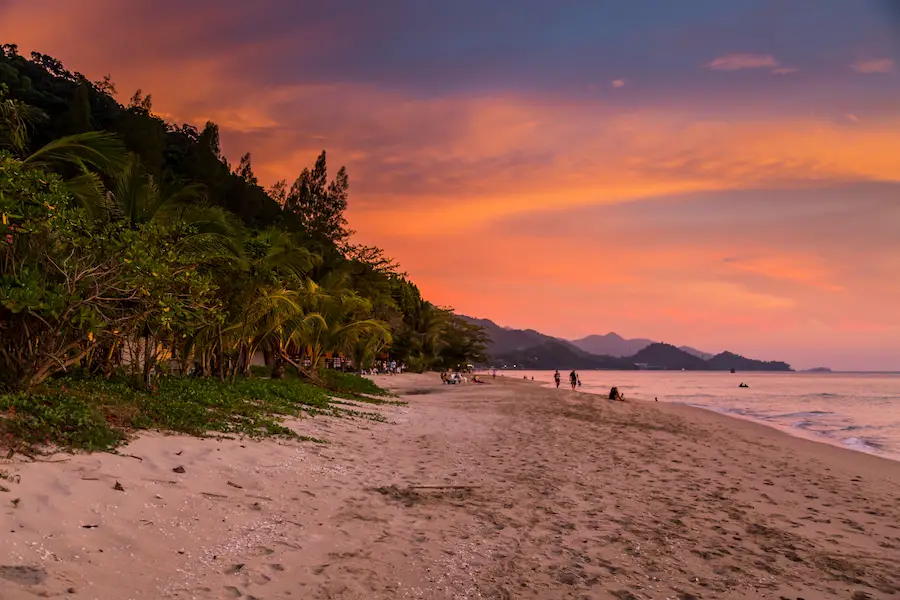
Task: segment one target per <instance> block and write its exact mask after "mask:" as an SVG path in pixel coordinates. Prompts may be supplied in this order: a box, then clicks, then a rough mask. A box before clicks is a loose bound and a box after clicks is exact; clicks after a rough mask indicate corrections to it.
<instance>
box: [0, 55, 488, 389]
mask: <svg viewBox="0 0 900 600" xmlns="http://www.w3.org/2000/svg"><path fill="white" fill-rule="evenodd" d="M115 93H116V89H115V86H114V84H113V83H112V80H111V78H110V77H108V76H107V77H106V78H104V79H103V80H102V81H98V82H91V81H89V80H88V79H87V78H85V77H84V76H83V75H81V74H79V73H77V72H75V73H73V72H70V71H68V70H67V69H66V68H65V67H64V66H63V64H62V63H61V62H60V61H58V60H56V59H54V58H52V57H49V56H47V55H44V54H39V53H33V54H32V55H31V56H30V57H24V56H21V55H20V54H19V53H18V49H17V48H16V47H15V46H13V45H4V46H0V265H2V273H0V388H5V389H8V390H15V389H28V388H32V387H34V386H36V385H40V384H41V382H42V381H45V380H46V379H47V378H50V377H54V376H55V375H57V374H59V373H63V372H66V371H68V370H71V369H73V368H82V369H86V370H88V371H90V372H91V373H93V374H94V375H97V376H109V375H111V374H112V373H116V372H122V371H127V372H129V373H130V374H131V376H132V377H133V378H134V380H135V381H136V382H139V383H140V385H142V386H145V387H147V388H152V387H153V385H154V378H155V377H156V374H157V373H159V372H160V371H170V372H173V373H177V374H181V375H186V374H188V373H190V374H193V375H198V376H209V377H218V378H220V379H223V380H229V379H230V380H234V379H235V378H236V377H244V376H249V375H250V373H251V370H250V366H251V363H252V360H253V359H254V357H256V356H259V355H260V354H261V355H263V356H264V357H265V359H266V363H267V364H268V365H269V366H270V367H271V368H272V373H273V375H275V376H278V374H279V372H280V371H282V370H283V368H284V366H285V365H288V366H291V367H294V368H297V369H299V370H300V371H303V372H305V373H306V374H307V375H308V376H310V377H315V376H316V375H315V374H316V372H317V369H319V368H320V367H321V366H323V364H324V362H325V361H326V360H327V359H328V357H334V356H342V357H343V358H344V359H345V360H349V361H352V363H353V365H354V368H356V369H361V368H367V367H369V366H371V364H372V363H373V362H374V361H376V360H378V359H384V358H388V357H390V359H393V360H397V361H398V362H402V363H406V364H408V365H409V366H410V367H411V368H413V369H416V370H426V369H435V368H447V367H456V366H458V365H463V364H466V363H468V362H473V361H476V360H478V359H480V358H482V357H483V354H484V348H485V343H484V342H485V339H484V335H483V333H482V332H481V331H480V330H479V329H478V328H475V327H473V326H471V325H469V324H467V323H465V322H464V321H462V320H461V319H459V318H458V317H456V316H455V315H454V314H453V313H452V311H450V310H449V309H444V308H440V307H437V306H435V305H433V304H431V303H430V302H428V301H426V300H425V299H423V298H422V296H421V294H420V292H419V290H418V288H417V287H416V286H415V284H414V283H412V282H411V281H410V280H409V279H408V278H407V275H406V274H405V273H403V272H402V271H401V270H400V266H399V265H398V264H397V263H396V262H395V261H394V260H393V259H391V258H389V256H388V255H387V253H386V252H385V251H384V250H383V249H381V248H378V247H372V246H363V245H358V244H354V243H353V242H352V236H353V231H352V230H350V229H349V225H348V223H347V220H346V218H345V212H346V210H347V206H348V202H349V187H350V186H349V176H348V173H347V170H346V169H345V168H344V167H340V168H339V169H338V170H337V171H336V172H335V173H334V176H333V178H332V179H330V180H329V172H328V166H327V163H326V152H325V151H324V150H323V151H322V153H321V154H320V155H319V156H318V157H317V158H316V160H315V163H314V165H313V166H312V168H306V169H303V170H302V171H301V173H300V174H299V176H298V177H297V178H296V180H295V181H294V182H293V183H292V184H291V185H290V186H288V184H287V181H286V180H285V181H281V182H279V183H276V184H275V185H274V186H272V187H271V188H270V189H268V190H266V189H264V188H263V187H262V186H261V185H260V183H259V181H258V179H257V177H256V175H255V174H254V171H253V166H252V160H251V153H250V152H246V153H245V154H244V155H243V156H242V157H240V159H239V161H238V164H237V166H236V167H232V166H231V165H230V164H229V162H228V160H227V159H226V157H225V156H224V155H223V154H222V151H221V148H220V141H219V128H218V126H217V125H216V124H214V123H211V122H207V123H205V124H204V126H203V128H202V129H197V128H196V127H194V126H192V125H187V124H181V125H177V124H174V123H168V122H166V121H165V120H164V119H162V118H160V117H159V116H157V115H155V114H154V113H153V104H152V99H151V95H150V94H145V93H144V92H143V91H141V90H137V91H136V92H135V93H134V94H133V95H132V96H131V98H130V100H129V102H128V103H127V105H122V104H120V103H119V102H118V101H117V100H116V99H115V97H114V94H115Z"/></svg>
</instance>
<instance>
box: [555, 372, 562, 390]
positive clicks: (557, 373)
mask: <svg viewBox="0 0 900 600" xmlns="http://www.w3.org/2000/svg"><path fill="white" fill-rule="evenodd" d="M561 379H562V377H560V375H559V371H558V370H557V371H556V372H555V373H553V381H555V382H556V387H557V388H559V382H560V380H561Z"/></svg>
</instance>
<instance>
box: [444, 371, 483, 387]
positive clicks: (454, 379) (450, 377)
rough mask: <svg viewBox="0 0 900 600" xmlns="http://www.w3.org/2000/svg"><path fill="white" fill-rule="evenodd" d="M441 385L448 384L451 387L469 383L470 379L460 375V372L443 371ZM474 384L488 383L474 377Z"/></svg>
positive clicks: (476, 376)
mask: <svg viewBox="0 0 900 600" xmlns="http://www.w3.org/2000/svg"><path fill="white" fill-rule="evenodd" d="M441 383H448V384H450V385H454V384H459V383H469V378H468V377H466V376H464V375H462V374H460V373H459V372H456V373H453V372H448V371H441ZM472 383H487V381H485V380H484V379H479V378H478V375H473V376H472Z"/></svg>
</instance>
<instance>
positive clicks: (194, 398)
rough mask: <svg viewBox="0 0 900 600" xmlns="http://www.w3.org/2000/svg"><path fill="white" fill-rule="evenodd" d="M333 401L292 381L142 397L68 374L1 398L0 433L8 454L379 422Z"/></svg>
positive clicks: (169, 387)
mask: <svg viewBox="0 0 900 600" xmlns="http://www.w3.org/2000/svg"><path fill="white" fill-rule="evenodd" d="M351 377H356V376H347V375H344V376H342V377H341V378H340V381H341V382H342V389H346V390H351V389H359V390H363V389H365V390H366V393H377V394H378V395H380V396H383V395H385V394H386V392H384V391H383V390H381V389H380V388H378V387H377V386H375V385H374V384H373V383H372V382H371V381H368V380H364V379H363V378H361V377H356V379H359V380H360V381H364V382H365V384H361V383H360V382H356V381H353V380H352V379H351ZM366 384H368V385H366ZM373 387H374V390H373V389H372V388H373ZM334 395H335V393H334V392H333V391H331V390H328V389H325V388H323V387H318V386H315V385H312V384H310V383H305V382H302V381H299V380H298V379H296V378H289V379H282V380H274V379H254V378H249V379H245V378H239V379H237V380H236V381H234V382H230V381H228V382H223V381H220V380H218V379H213V378H207V379H199V378H198V379H194V378H176V377H162V378H160V379H159V381H158V385H157V386H156V389H154V390H153V391H152V392H147V391H143V390H138V389H135V387H133V386H132V385H131V384H130V383H129V382H128V381H127V380H125V379H115V378H114V379H109V380H107V379H100V378H95V377H80V376H70V377H65V378H60V379H55V380H52V381H50V382H48V383H47V384H46V385H43V386H41V387H40V388H39V389H36V390H33V391H31V392H19V393H14V394H6V395H0V433H2V434H3V436H4V438H5V440H4V442H5V444H6V445H7V446H9V447H11V448H23V449H24V448H34V447H36V446H42V445H44V446H46V445H50V446H56V447H60V448H65V449H71V450H87V451H102V450H110V449H112V448H115V447H116V446H118V445H120V444H122V443H124V442H125V441H126V440H127V439H128V437H129V433H131V432H133V431H135V430H151V429H152V430H161V431H168V432H177V433H186V434H189V435H197V436H203V435H211V434H225V435H229V434H233V435H246V436H250V437H268V436H278V437H284V438H300V439H304V438H303V436H300V435H298V434H297V433H296V432H294V431H293V430H292V429H290V428H289V427H287V426H285V425H284V422H283V421H284V418H285V417H299V416H301V415H302V414H303V413H306V414H309V415H318V414H327V415H329V416H334V417H350V418H369V419H373V420H378V418H379V417H380V416H381V415H378V414H376V413H367V412H364V411H358V410H353V409H347V408H343V407H342V406H340V403H339V402H336V401H334V399H333V396H334ZM341 395H342V396H343V395H344V394H341ZM349 395H352V396H354V397H355V394H349ZM305 439H311V438H305ZM315 441H321V440H315Z"/></svg>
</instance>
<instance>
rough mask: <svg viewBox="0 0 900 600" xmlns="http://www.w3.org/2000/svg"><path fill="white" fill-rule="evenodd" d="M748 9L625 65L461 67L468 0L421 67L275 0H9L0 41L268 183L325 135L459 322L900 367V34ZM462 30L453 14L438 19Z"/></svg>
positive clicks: (812, 362)
mask: <svg viewBox="0 0 900 600" xmlns="http://www.w3.org/2000/svg"><path fill="white" fill-rule="evenodd" d="M170 4H171V6H169V5H170ZM300 4H302V3H300ZM426 4H428V3H426ZM526 4H527V5H528V6H531V5H532V4H533V3H531V2H528V3H526ZM569 4H571V6H572V8H573V10H574V7H575V5H576V4H577V3H575V2H571V3H569ZM688 4H691V3H688ZM744 4H747V3H746V2H737V1H736V4H735V5H734V7H733V8H734V14H732V13H730V12H728V11H725V12H723V13H722V14H721V15H719V16H718V17H716V20H715V21H714V24H716V26H717V27H720V28H726V29H724V31H725V33H728V32H731V33H730V34H728V35H726V34H725V33H721V34H717V31H718V30H716V29H709V28H711V27H712V25H710V24H709V23H705V22H704V27H706V29H703V30H702V31H703V35H701V36H699V37H700V38H702V39H703V40H705V41H704V42H703V45H702V47H701V46H698V44H699V42H695V41H694V38H693V37H691V36H690V35H689V34H688V33H687V32H688V31H694V29H693V28H694V27H695V24H694V23H693V22H691V21H689V20H685V23H683V24H681V25H679V27H681V28H682V29H683V30H684V31H683V32H682V30H681V29H677V27H675V26H674V25H673V26H671V27H672V32H671V35H670V34H669V33H666V34H665V35H666V36H668V37H665V36H664V35H663V33H660V30H659V29H652V28H650V24H648V25H647V30H648V32H647V33H646V35H647V36H648V37H647V40H651V41H654V43H657V41H658V40H659V39H661V37H665V39H666V40H668V39H669V38H671V39H672V40H674V41H672V42H671V43H672V44H673V46H672V47H673V48H675V49H676V50H677V51H675V50H673V51H672V52H671V53H668V54H665V53H663V54H659V53H653V52H649V51H648V53H647V55H646V56H644V55H643V54H640V49H639V48H634V49H631V48H632V47H631V46H628V47H627V48H626V47H625V46H622V48H623V50H622V51H621V53H620V54H618V55H616V60H612V59H609V60H607V59H601V58H596V57H597V56H607V54H605V53H600V52H599V50H598V53H597V54H596V55H594V58H591V59H590V60H588V59H587V58H584V57H583V56H582V54H578V55H575V54H572V55H571V56H568V55H561V56H560V58H559V60H560V61H561V62H559V63H557V65H556V66H554V65H550V67H548V68H544V67H543V66H542V65H543V62H541V60H542V58H541V56H539V55H537V54H536V53H535V54H532V55H529V56H527V57H521V56H519V57H517V56H515V55H512V56H507V55H506V54H504V53H503V52H501V49H497V50H494V52H495V55H496V56H497V58H496V64H494V63H491V64H488V65H486V66H483V63H486V62H487V63H490V61H488V60H487V58H485V57H487V56H495V55H493V54H490V52H492V50H491V48H493V46H491V47H488V46H478V48H479V52H483V53H484V54H483V55H481V54H479V55H478V56H477V57H476V58H478V60H477V61H476V62H468V61H469V59H470V57H469V55H468V54H467V55H460V56H459V57H458V58H453V57H454V56H456V55H453V56H451V57H450V58H447V55H449V54H450V53H451V51H452V52H461V50H459V48H460V47H462V46H460V43H458V42H460V40H463V39H465V40H467V43H468V44H469V45H473V44H474V42H471V41H470V39H469V37H466V34H467V32H468V30H467V29H466V28H467V27H474V26H473V25H470V24H467V23H466V22H460V23H456V21H453V20H452V19H453V18H454V15H443V16H442V17H441V18H442V19H443V21H440V22H438V21H435V22H434V23H432V22H431V21H428V23H430V26H431V27H433V28H435V29H434V31H433V33H431V34H429V35H432V37H427V36H426V37H424V38H423V40H418V38H417V39H416V40H411V41H409V44H410V47H412V46H413V45H414V42H415V43H416V44H419V47H420V48H421V52H423V53H426V54H427V53H428V52H432V53H434V54H433V60H434V61H439V60H440V61H443V62H435V63H434V64H436V65H438V66H437V67H435V68H434V69H432V70H428V69H427V68H424V67H422V68H420V67H419V66H418V65H417V64H414V57H413V58H411V56H413V55H412V54H410V53H411V52H415V50H411V49H410V48H405V50H404V51H405V52H406V54H404V53H401V52H399V50H397V49H395V48H394V47H393V46H390V45H389V43H388V41H390V40H388V41H386V40H381V38H375V37H372V36H373V35H374V34H372V33H371V32H368V31H367V30H365V29H356V27H357V25H356V24H354V22H353V21H352V19H346V18H345V19H344V20H340V21H337V20H336V19H333V18H328V17H329V15H324V16H321V19H322V21H321V22H322V25H320V26H316V27H312V26H311V25H310V26H309V27H308V28H307V29H305V30H299V29H292V28H290V27H288V26H287V25H283V24H282V23H283V22H285V21H287V18H286V16H285V15H282V16H284V17H285V18H281V19H279V18H277V17H278V15H279V13H278V11H279V10H292V9H289V8H287V7H286V5H285V4H284V3H280V2H278V1H277V0H267V1H266V2H263V3H262V4H260V5H259V6H258V7H256V8H255V9H254V8H253V7H246V6H243V7H242V5H240V4H239V3H232V2H230V1H226V2H224V3H219V4H216V3H210V2H207V1H206V0H204V1H203V2H199V3H197V6H196V7H195V8H194V9H192V10H186V9H182V8H181V7H180V6H179V5H177V4H172V3H171V2H168V0H167V1H166V2H162V3H158V4H153V5H151V4H150V3H147V2H143V1H138V2H134V3H132V4H129V5H128V7H127V8H123V6H122V5H121V4H119V3H117V2H113V1H112V0H85V1H83V2H79V3H64V2H54V1H52V0H29V1H25V0H22V1H17V0H13V1H9V0H7V1H6V2H0V40H2V41H3V42H7V43H8V42H13V43H17V44H19V46H20V50H21V51H30V50H32V49H39V50H40V51H41V52H44V53H47V54H50V55H52V56H54V57H56V58H59V59H60V60H62V61H63V62H64V63H65V64H66V66H67V67H68V68H69V69H71V70H75V71H79V72H82V73H84V74H86V75H87V76H88V77H90V78H92V79H99V78H101V77H102V76H103V75H105V74H107V73H109V74H111V75H112V77H113V80H114V82H115V83H116V85H117V87H118V90H119V96H120V100H125V99H127V98H128V97H129V96H130V95H131V94H132V92H133V91H134V90H135V89H137V88H142V89H143V90H144V91H145V92H150V93H152V96H153V107H154V111H155V112H157V113H159V114H161V115H164V116H165V117H166V118H168V119H170V120H174V121H177V122H179V123H181V122H190V123H194V124H198V125H201V126H202V124H203V122H204V121H206V120H207V119H210V120H213V121H215V122H217V123H218V124H219V125H220V126H221V128H222V137H223V146H224V150H225V152H226V154H227V155H228V156H229V158H230V159H231V160H232V162H236V159H237V158H238V156H239V155H240V154H242V153H243V152H245V151H251V152H252V154H253V161H254V167H255V170H256V172H257V175H258V176H259V177H260V179H261V180H262V181H263V182H265V183H272V182H274V181H275V180H277V179H281V178H287V179H292V178H293V177H295V176H296V174H297V173H299V171H300V170H301V169H302V168H303V167H304V166H307V165H310V164H311V163H312V161H313V160H314V158H315V155H316V154H317V153H318V151H319V150H321V149H322V148H326V149H327V150H328V152H329V163H330V164H331V165H332V168H336V167H337V166H338V165H339V164H346V166H347V168H348V170H349V173H350V178H351V210H350V214H349V218H350V222H351V226H352V227H353V228H354V229H356V230H357V231H358V240H359V241H362V242H365V243H371V244H377V245H379V246H382V247H384V248H386V249H387V250H388V253H389V254H391V255H393V256H395V257H396V258H397V259H398V260H399V261H400V262H401V264H402V265H403V267H404V268H405V269H406V270H407V271H409V273H410V275H411V277H412V278H413V280H414V281H416V282H417V283H418V284H419V286H420V288H421V289H422V291H423V293H424V294H425V295H426V297H428V298H429V299H431V300H432V301H434V302H436V303H439V304H442V305H449V306H453V307H454V308H456V309H457V310H458V311H460V312H463V313H466V314H469V315H472V316H478V317H485V318H490V319H493V320H495V321H497V322H499V323H501V324H504V325H510V326H516V327H530V328H535V329H538V330H541V331H543V332H545V333H548V334H552V335H559V336H564V337H579V336H583V335H588V334H592V333H605V332H608V331H616V332H618V333H619V334H621V335H624V336H626V337H649V338H653V339H658V340H662V341H667V342H672V343H677V344H688V345H691V346H694V347H698V348H701V349H704V350H707V351H719V350H722V349H725V348H727V349H730V350H733V351H736V352H740V353H743V354H746V355H749V356H753V357H758V358H765V359H784V360H788V361H789V362H791V363H792V364H794V365H795V366H796V367H800V368H803V367H812V366H818V365H820V364H824V365H827V366H832V367H835V368H846V369H863V368H871V369H897V370H900V311H898V310H897V308H896V307H897V306H898V305H900V277H898V274H900V194H898V192H900V186H898V182H900V152H898V151H897V150H896V148H898V147H900V110H898V109H900V103H897V102H896V100H895V98H896V97H898V96H897V92H898V91H900V89H898V86H897V82H896V81H895V79H896V76H895V72H894V67H893V59H892V58H891V56H892V55H893V53H894V52H895V48H894V47H893V46H892V45H891V44H890V43H888V42H887V41H885V40H886V39H887V38H886V37H885V36H886V33H885V32H884V31H882V30H880V29H877V30H875V29H871V28H872V27H874V26H873V25H872V23H875V22H877V20H876V19H875V18H874V16H873V17H871V18H870V16H868V15H861V16H859V15H857V16H856V17H853V18H854V19H857V20H858V21H859V22H858V23H857V22H856V21H855V20H853V19H851V18H849V17H846V18H845V19H844V20H845V22H846V23H847V28H852V27H856V28H857V29H858V31H857V32H856V33H857V34H858V35H857V34H854V35H851V34H852V33H853V32H852V31H851V32H850V33H847V32H846V31H845V30H841V31H842V32H843V33H842V35H843V37H841V36H840V35H837V36H832V37H831V38H830V39H832V40H833V44H832V45H829V44H828V43H824V44H823V43H822V42H821V41H815V40H818V37H815V36H812V34H811V33H809V32H807V33H806V34H803V33H802V32H801V33H796V32H794V31H792V30H791V26H796V27H800V26H801V25H800V24H794V21H793V20H792V19H793V18H794V16H792V15H790V14H788V13H785V14H781V13H778V14H775V13H773V14H775V16H768V17H760V18H761V19H762V20H761V21H760V24H759V25H758V28H759V31H757V30H756V29H752V30H749V29H748V31H746V32H742V30H741V29H740V27H743V25H741V24H740V23H742V22H743V21H742V19H744V21H746V22H747V23H751V24H752V23H755V21H752V22H751V21H747V19H746V18H744V17H742V16H741V15H742V13H740V12H739V11H738V10H737V8H739V5H740V6H743V5H744ZM826 4H829V5H830V4H835V6H837V4H839V3H837V4H836V3H834V2H831V1H829V2H826ZM844 5H847V3H844ZM226 6H227V9H226ZM686 6H687V5H686ZM698 6H699V5H698ZM747 6H750V5H749V4H747ZM754 6H755V5H754ZM773 6H774V5H773ZM217 7H218V8H217ZM169 9H171V10H169ZM251 10H254V11H257V12H255V13H251V12H250V11H251ZM265 10H270V11H274V13H273V14H274V16H273V17H272V18H268V16H267V15H265V14H262V13H261V12H260V11H265ZM535 10H537V9H535ZM585 10H586V9H585ZM723 10H724V9H723ZM748 10H750V9H749V8H748ZM754 14H755V13H754ZM779 15H780V16H779ZM626 16H627V15H626ZM264 17H265V18H264ZM317 18H319V16H317ZM418 18H423V19H424V16H420V17H418ZM536 18H537V17H536ZM623 18H625V16H623ZM697 18H698V19H699V16H698V17H697ZM834 18H835V19H838V17H834ZM685 19H686V18H685ZM360 20H363V19H362V18H360ZM448 20H449V21H450V22H452V23H454V27H457V28H458V29H454V30H452V31H450V32H449V33H448V32H444V31H443V29H440V27H442V25H441V23H444V22H445V21H448ZM732 21H734V22H732ZM335 22H336V24H335ZM711 22H713V21H711ZM698 23H699V21H698ZM829 23H830V21H829V22H825V21H823V22H822V23H819V25H818V27H821V28H824V29H823V31H822V32H821V33H823V34H824V33H827V32H828V31H830V29H828V27H831V26H832V25H829ZM792 24H793V25H792ZM518 26H520V27H522V28H523V30H522V31H523V33H522V35H526V34H528V35H530V34H531V33H530V32H532V29H529V28H528V27H527V22H526V21H524V20H523V21H522V22H521V23H520V24H519V25H518ZM776 26H779V27H780V28H779V27H776ZM782 26H783V27H782ZM833 26H835V27H837V25H836V24H834V25H833ZM297 27H300V26H299V25H298V26H297ZM360 27H361V26H360ZM559 27H560V28H561V29H562V30H564V31H572V32H576V33H572V34H571V35H572V36H575V35H576V34H577V31H580V30H576V28H575V27H576V24H568V25H567V24H565V23H561V24H560V25H559ZM565 27H570V29H565ZM696 27H699V25H696ZM727 27H731V28H732V29H727ZM746 27H748V28H750V25H749V24H748V25H747V26H746ZM754 27H755V26H754ZM767 27H769V28H770V29H773V30H775V29H778V31H779V33H778V34H777V35H776V34H771V35H765V34H764V32H765V31H766V28H767ZM867 27H868V28H869V29H867ZM335 28H336V29H335ZM341 28H346V29H347V30H348V31H350V32H351V33H352V32H355V31H360V32H361V33H359V35H358V36H354V35H348V36H346V37H341V36H340V33H336V32H341V31H342V29H341ZM782 29H783V31H782ZM429 31H431V30H429ZM798 31H799V30H798ZM501 33H504V32H501ZM588 33H590V32H586V33H585V35H588ZM743 33H746V35H743ZM505 34H507V35H512V33H511V32H505ZM473 35H474V34H473ZM534 35H537V34H534ZM579 35H580V34H579ZM703 36H706V37H703ZM854 36H855V37H854ZM683 37H687V38H689V39H690V40H691V41H690V43H688V42H685V41H684V40H683V39H682V38H683ZM695 37H696V36H695ZM806 37H808V38H809V39H806ZM479 39H480V38H479ZM536 39H537V38H536ZM732 39H733V40H734V42H733V43H734V47H729V40H732ZM430 40H431V41H430ZM437 40H444V41H441V43H440V45H439V44H438V41H437ZM390 42H391V43H396V39H394V40H392V41H390ZM486 43H487V42H484V44H486ZM535 43H537V42H535ZM541 43H545V42H544V41H542V42H541ZM546 43H548V44H549V42H546ZM555 43H556V44H557V45H550V46H547V48H548V49H547V51H546V53H547V55H551V54H552V53H553V52H557V50H558V48H559V45H558V44H561V43H562V42H558V43H557V42H555ZM610 43H612V42H610ZM621 43H622V44H626V43H629V44H631V43H632V42H631V41H628V42H625V41H622V42H621ZM648 43H649V42H648ZM667 43H668V42H667ZM754 45H755V47H754ZM579 48H580V50H579V52H582V51H583V46H579ZM629 49H631V50H629ZM438 51H440V52H439V53H438ZM629 51H630V52H632V54H628V52H629ZM679 51H680V52H683V54H684V58H683V60H682V61H681V62H678V63H677V64H676V63H675V62H673V61H675V59H676V58H678V57H679V56H680V55H678V52H679ZM354 52H355V53H354ZM572 52H573V53H574V52H575V50H572ZM379 53H380V54H383V55H384V56H385V57H387V58H384V59H383V60H382V61H381V62H377V61H376V60H375V58H373V55H379V56H380V54H379ZM557 54H559V52H557ZM552 55H553V56H556V54H552ZM629 57H631V58H629ZM703 57H705V58H703ZM367 61H370V62H367ZM391 61H393V62H391ZM503 61H506V62H503ZM529 61H532V63H533V64H534V65H536V66H534V67H533V69H534V71H533V73H534V75H533V77H532V78H531V79H529V76H530V73H531V72H530V71H529V70H528V69H529V68H531V67H530V65H531V64H532V63H529ZM581 61H583V63H584V64H583V68H581V67H579V68H578V69H576V68H575V66H578V65H582V62H581ZM317 63H322V64H317ZM370 63H371V64H370ZM360 65H362V66H360ZM456 65H460V66H459V68H458V69H457V68H455V66H456ZM466 65H470V66H466ZM559 65H561V66H559ZM660 65H664V66H665V68H663V67H662V66H660ZM426 66H427V65H426ZM363 67H365V68H363ZM489 68H492V69H494V70H493V71H490V70H489ZM556 71H559V72H556ZM569 71H571V73H570V72H569ZM476 75H477V77H476Z"/></svg>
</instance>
